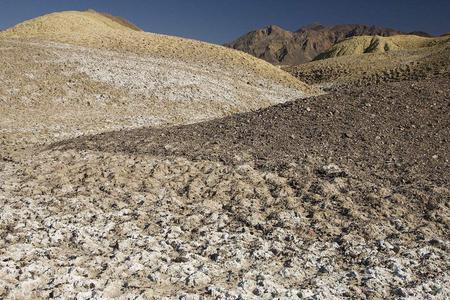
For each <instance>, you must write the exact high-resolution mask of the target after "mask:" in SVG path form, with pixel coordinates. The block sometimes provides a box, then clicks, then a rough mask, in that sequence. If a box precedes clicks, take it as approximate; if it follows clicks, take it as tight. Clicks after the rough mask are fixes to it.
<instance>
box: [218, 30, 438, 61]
mask: <svg viewBox="0 0 450 300" xmlns="http://www.w3.org/2000/svg"><path fill="white" fill-rule="evenodd" d="M399 34H414V35H420V36H428V37H429V36H431V35H429V34H427V33H425V32H419V31H417V32H411V33H405V32H402V31H399V30H396V29H392V28H385V27H379V26H368V25H361V24H339V25H335V26H323V25H320V24H312V25H309V26H306V27H302V28H300V29H299V30H297V31H294V32H292V31H289V30H285V29H283V28H281V27H279V26H276V25H270V26H267V27H264V28H261V29H258V30H255V31H251V32H249V33H247V34H245V35H244V36H242V37H240V38H238V39H237V40H235V41H233V42H230V43H227V44H225V46H227V47H230V48H233V49H237V50H241V51H243V52H246V53H249V54H251V55H253V56H255V57H258V58H261V59H264V60H266V61H268V62H270V63H272V64H277V65H298V64H302V63H306V62H310V61H312V60H314V59H315V58H316V57H317V55H319V54H321V53H322V52H324V51H326V50H328V49H329V48H331V47H332V46H333V45H335V44H336V43H338V42H340V41H343V40H345V39H347V38H350V37H354V36H362V35H369V36H375V35H378V36H384V37H386V36H393V35H399Z"/></svg>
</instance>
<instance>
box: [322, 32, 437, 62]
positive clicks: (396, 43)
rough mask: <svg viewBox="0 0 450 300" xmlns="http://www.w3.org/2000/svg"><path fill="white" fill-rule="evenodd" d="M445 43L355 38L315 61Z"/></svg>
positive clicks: (402, 38)
mask: <svg viewBox="0 0 450 300" xmlns="http://www.w3.org/2000/svg"><path fill="white" fill-rule="evenodd" d="M443 42H445V39H442V38H428V37H420V36H415V35H397V36H390V37H382V36H357V37H352V38H349V39H346V40H344V41H342V42H340V43H337V44H336V45H334V46H333V47H331V48H330V49H329V50H327V51H325V52H324V53H322V54H320V55H319V56H318V57H317V58H316V60H319V59H327V58H331V57H338V56H345V55H361V54H366V53H384V52H390V51H398V50H411V49H419V48H425V47H433V46H436V45H438V44H441V43H443Z"/></svg>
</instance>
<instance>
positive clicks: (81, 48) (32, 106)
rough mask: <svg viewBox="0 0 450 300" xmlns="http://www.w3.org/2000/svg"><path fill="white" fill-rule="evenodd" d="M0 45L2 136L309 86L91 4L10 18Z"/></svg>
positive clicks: (202, 112) (76, 130) (125, 121)
mask: <svg viewBox="0 0 450 300" xmlns="http://www.w3.org/2000/svg"><path fill="white" fill-rule="evenodd" d="M0 49H1V51H2V55H1V56H0V79H2V85H0V114H1V116H2V118H0V128H2V130H3V132H8V134H11V135H12V136H14V138H9V140H22V139H23V140H28V141H31V140H33V141H38V142H41V141H42V140H46V139H48V138H50V139H51V140H55V139H56V140H58V139H61V138H64V137H68V136H74V135H78V134H82V133H86V132H90V133H94V132H103V131H108V130H113V129H120V128H135V127H141V126H167V125H175V124H185V123H193V122H198V121H201V120H205V119H212V118H218V117H223V116H226V115H230V114H233V113H239V112H246V111H251V110H257V109H260V108H263V107H267V106H270V105H273V104H278V103H282V102H285V101H289V100H295V99H299V98H305V97H309V96H312V95H315V94H317V93H319V91H318V90H317V89H315V88H312V87H310V86H308V85H307V84H305V83H303V82H301V81H299V80H297V79H296V78H294V77H293V76H291V75H290V74H288V73H287V72H285V71H283V70H280V69H279V68H278V67H275V66H273V65H271V64H269V63H266V62H264V61H262V60H259V59H257V58H254V57H252V56H250V55H247V54H245V53H242V52H240V51H237V50H232V49H228V48H225V47H222V46H217V45H212V44H208V43H204V42H199V41H194V40H189V39H183V38H178V37H172V36H165V35H160V34H153V33H147V32H143V31H139V29H138V28H137V27H135V26H134V25H131V23H129V22H128V21H126V20H123V19H120V18H117V17H113V16H110V15H105V14H101V13H97V12H95V11H84V12H79V11H68V12H60V13H52V14H49V15H45V16H42V17H38V18H36V19H33V20H29V21H26V22H23V23H21V24H18V25H17V26H15V27H13V28H10V29H7V30H5V31H2V32H0ZM25 133H26V135H25V136H24V134H25ZM13 148H17V147H16V146H14V147H13Z"/></svg>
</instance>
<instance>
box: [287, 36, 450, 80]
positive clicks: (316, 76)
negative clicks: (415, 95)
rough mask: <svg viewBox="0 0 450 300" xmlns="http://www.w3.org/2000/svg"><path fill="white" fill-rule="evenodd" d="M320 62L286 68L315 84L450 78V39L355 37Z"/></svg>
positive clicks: (328, 53) (337, 46)
mask: <svg viewBox="0 0 450 300" xmlns="http://www.w3.org/2000/svg"><path fill="white" fill-rule="evenodd" d="M318 59H319V60H317V61H313V62H310V63H307V64H302V65H297V66H289V67H285V68H284V69H285V70H287V71H288V72H290V73H291V74H293V75H294V76H296V77H298V78H299V79H301V80H305V81H306V82H309V83H311V84H321V85H325V86H330V85H334V86H339V85H348V84H351V85H354V84H363V85H368V84H378V83H380V82H382V81H398V80H405V79H419V78H426V77H435V76H442V75H444V76H449V75H450V37H448V36H447V37H445V36H444V37H439V38H426V37H418V36H404V35H399V36H393V37H380V36H377V37H370V36H362V37H353V38H350V39H347V40H345V41H342V42H340V43H338V44H336V45H335V46H333V47H332V48H331V49H330V50H328V51H326V52H324V53H322V54H321V55H320V56H319V57H318Z"/></svg>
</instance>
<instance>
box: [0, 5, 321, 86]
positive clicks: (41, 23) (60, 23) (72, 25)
mask: <svg viewBox="0 0 450 300" xmlns="http://www.w3.org/2000/svg"><path fill="white" fill-rule="evenodd" d="M1 37H3V38H26V39H29V38H35V39H41V40H48V41H54V42H60V43H68V44H73V45H79V46H85V47H90V48H98V49H108V50H114V51H127V52H133V53H136V54H146V55H151V56H152V57H158V58H168V59H177V60H181V61H185V62H197V63H204V64H211V63H214V64H215V65H217V66H218V67H219V68H220V67H224V68H226V69H233V68H239V69H245V70H247V71H248V73H250V74H252V73H253V74H255V75H258V76H264V77H265V78H267V79H269V80H272V81H274V82H277V83H279V84H282V85H284V86H287V87H291V88H297V89H301V90H302V91H303V92H307V93H311V94H314V93H315V92H316V91H315V90H313V89H311V88H310V87H309V86H307V85H306V84H304V83H301V82H299V81H298V80H297V79H295V78H293V77H292V76H290V75H289V74H287V73H286V72H284V71H282V70H280V69H278V68H276V67H274V66H272V65H270V64H268V63H265V62H263V61H261V60H259V59H256V58H254V57H252V56H250V55H247V54H244V53H242V52H239V51H236V50H231V49H228V48H225V47H222V46H217V45H212V44H208V43H204V42H199V41H194V40H189V39H183V38H178V37H172V36H165V35H160V34H153V33H147V32H139V31H135V30H132V29H130V28H128V27H126V26H123V25H121V24H120V23H118V22H115V21H114V20H112V19H111V18H108V17H106V16H104V15H102V14H100V13H96V12H93V11H84V12H79V11H66V12H59V13H52V14H49V15H45V16H42V17H38V18H36V19H32V20H29V21H26V22H23V23H21V24H18V25H17V26H15V27H13V28H10V29H8V30H6V31H4V32H1V33H0V38H1Z"/></svg>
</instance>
